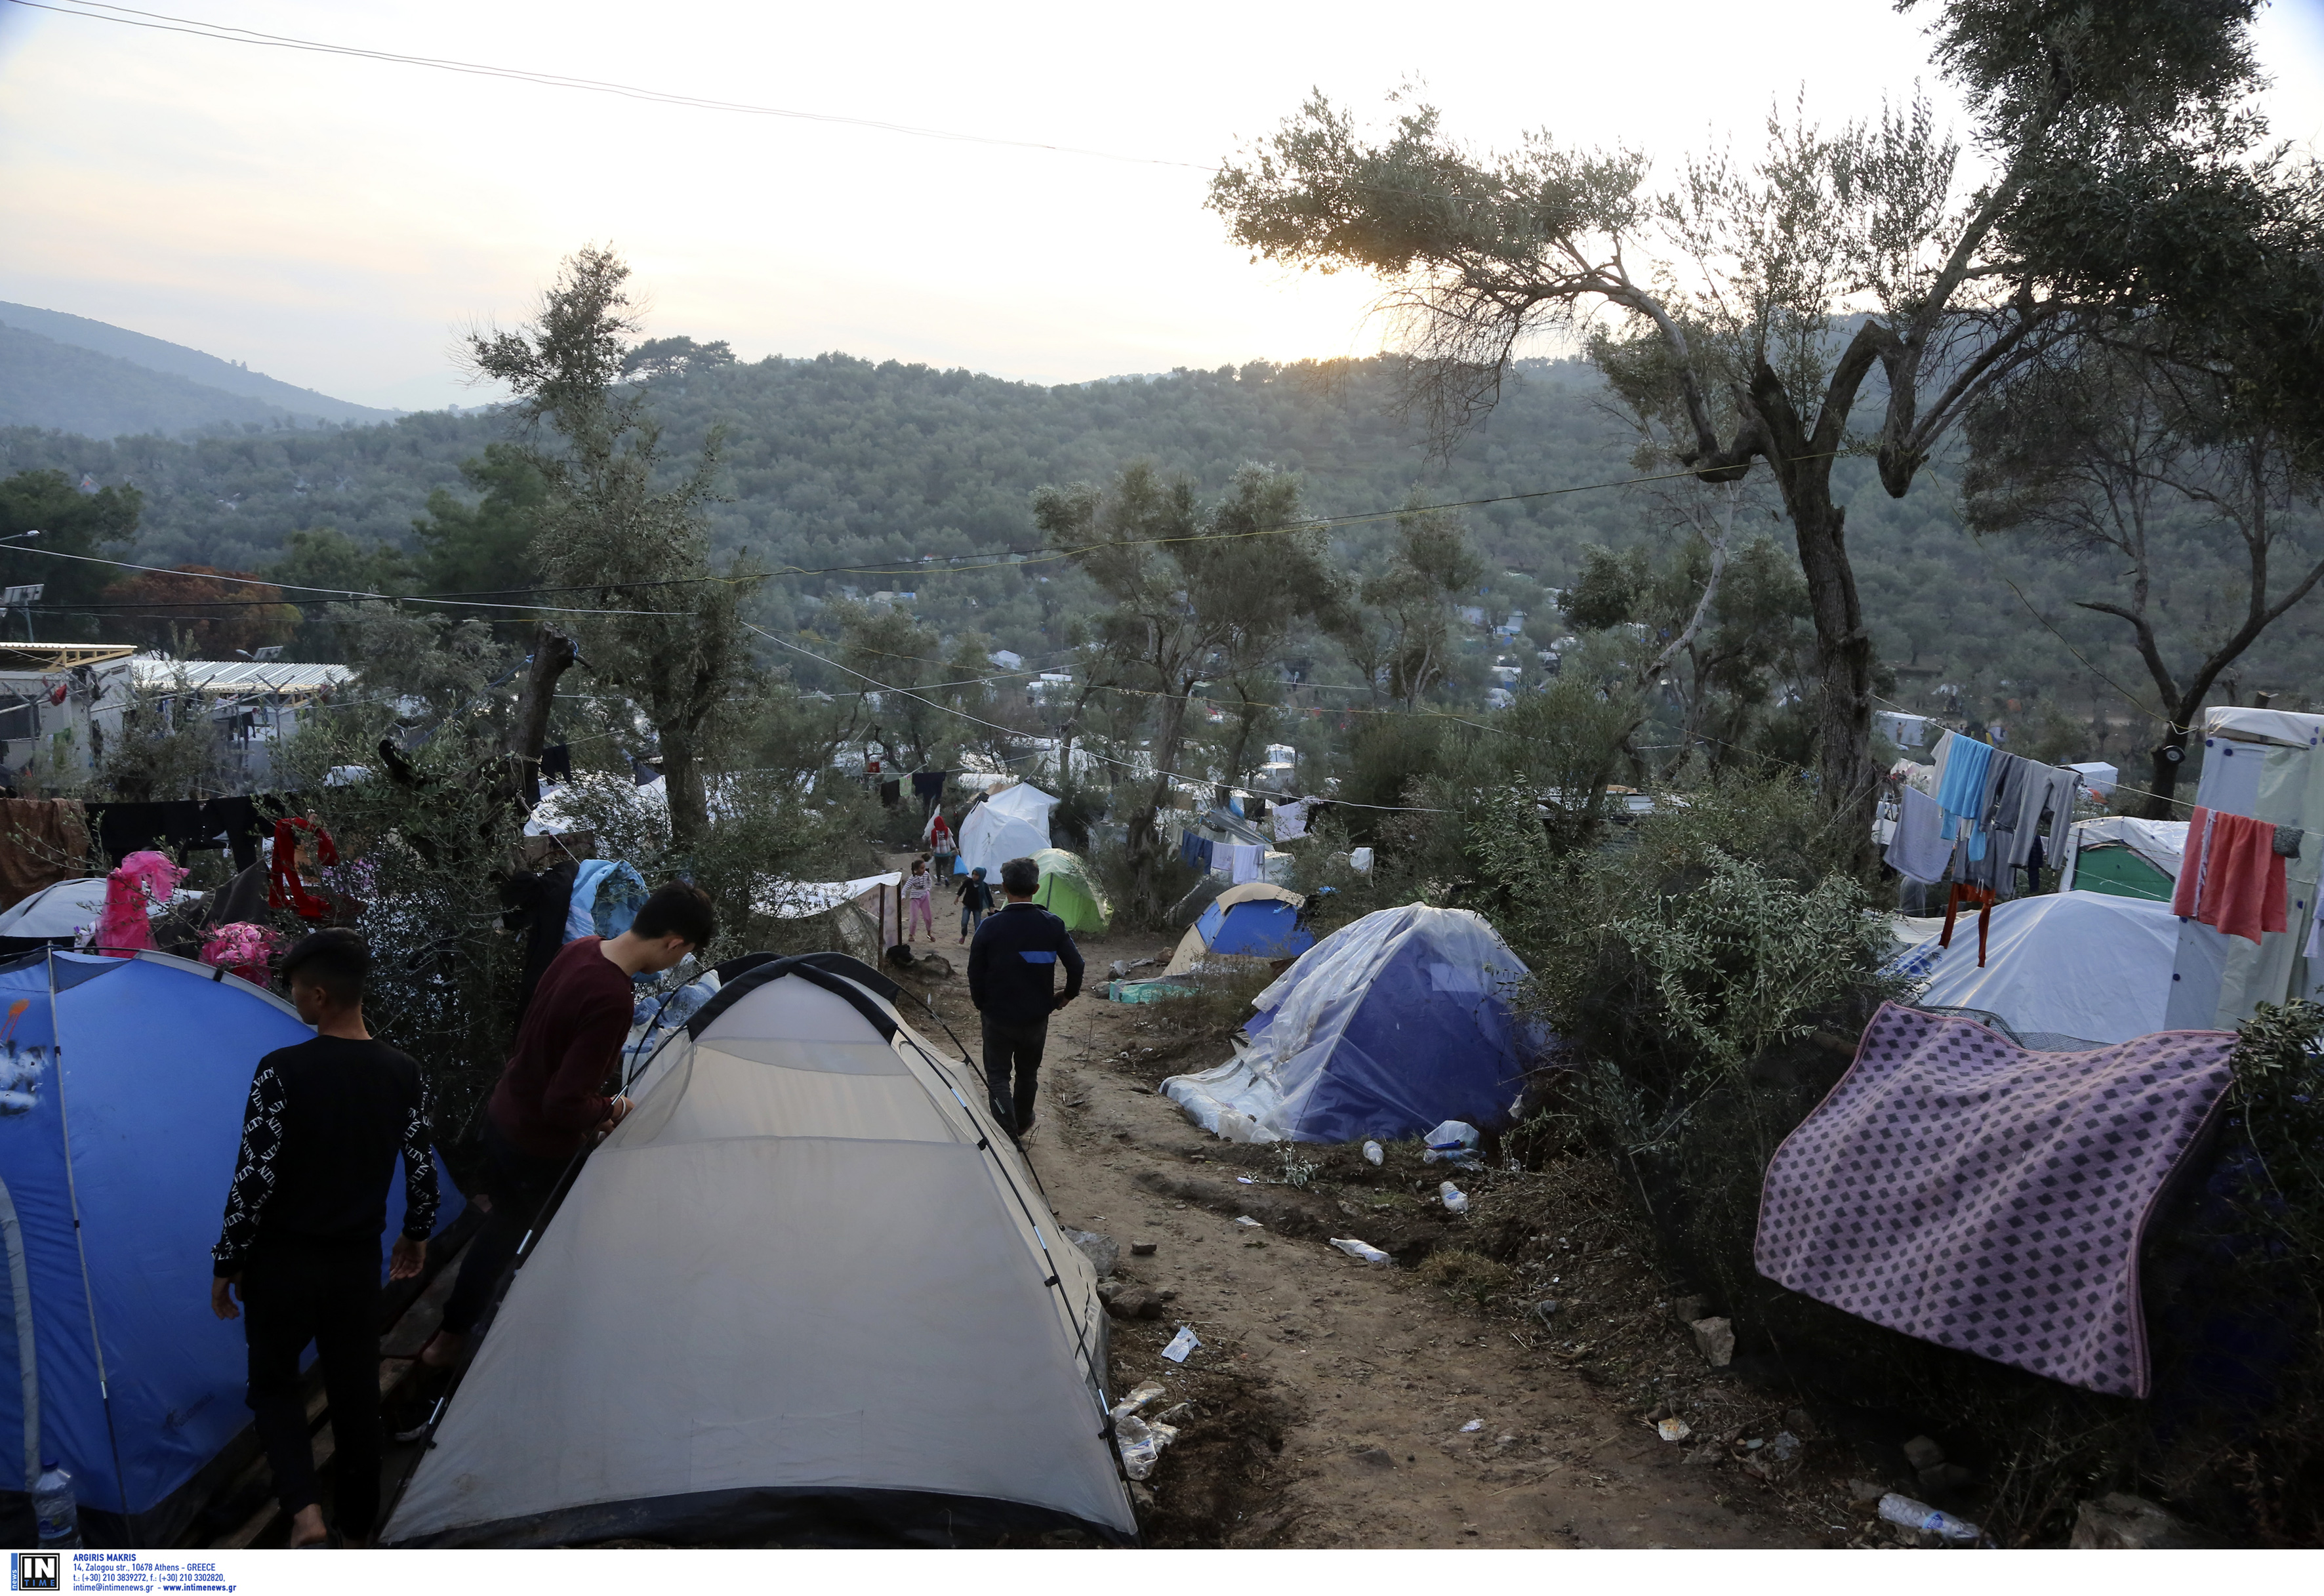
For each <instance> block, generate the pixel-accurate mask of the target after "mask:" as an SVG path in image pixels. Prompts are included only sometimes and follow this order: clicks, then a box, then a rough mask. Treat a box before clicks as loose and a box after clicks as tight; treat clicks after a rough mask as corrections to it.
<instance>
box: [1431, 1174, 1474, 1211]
mask: <svg viewBox="0 0 2324 1596" xmlns="http://www.w3.org/2000/svg"><path fill="white" fill-rule="evenodd" d="M1436 1195H1438V1196H1440V1197H1442V1198H1443V1199H1444V1207H1445V1211H1446V1212H1447V1213H1468V1212H1469V1194H1468V1193H1466V1192H1464V1191H1462V1189H1461V1188H1460V1187H1459V1186H1457V1185H1453V1184H1452V1182H1451V1181H1449V1180H1448V1181H1445V1182H1444V1183H1443V1185H1439V1186H1438V1187H1437V1188H1436Z"/></svg>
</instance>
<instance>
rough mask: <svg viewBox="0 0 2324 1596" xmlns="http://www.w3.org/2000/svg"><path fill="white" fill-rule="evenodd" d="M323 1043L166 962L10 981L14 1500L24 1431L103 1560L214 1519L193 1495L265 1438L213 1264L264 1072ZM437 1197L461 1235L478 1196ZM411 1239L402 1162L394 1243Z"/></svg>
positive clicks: (157, 957)
mask: <svg viewBox="0 0 2324 1596" xmlns="http://www.w3.org/2000/svg"><path fill="white" fill-rule="evenodd" d="M52 980H53V985H52V984H51V983H52ZM52 1017H53V1018H52ZM314 1034H315V1033H314V1032H313V1031H312V1030H310V1029H308V1028H307V1027H306V1026H305V1025H302V1024H301V1023H300V1020H299V1017H298V1014H297V1013H296V1012H295V1011H294V1010H292V1009H291V1006H290V1005H289V1004H288V1003H286V1002H284V1001H282V1000H281V999H280V998H278V997H275V996H274V995H272V993H270V992H265V991H263V990H262V989H260V988H258V987H256V986H254V985H252V984H251V983H248V982H246V981H244V980H242V979H240V978H239V977H237V976H233V975H228V974H226V973H225V972H224V971H222V970H217V969H213V968H212V967H210V966H209V965H207V964H195V963H193V962H191V961H189V960H186V959H178V958H172V957H171V956H169V955H166V954H158V953H141V954H138V955H135V956H134V957H132V958H101V957H87V956H83V955H75V954H56V955H34V956H32V957H29V958H24V959H22V960H19V961H17V962H15V963H14V964H6V965H0V1230H5V1231H7V1232H11V1233H9V1234H7V1235H6V1236H5V1241H6V1242H7V1247H6V1250H7V1251H8V1252H9V1254H10V1255H11V1256H10V1257H9V1259H8V1264H9V1266H10V1267H9V1269H8V1275H7V1282H6V1283H7V1289H8V1294H9V1296H8V1300H9V1302H10V1305H11V1307H12V1309H13V1313H12V1315H11V1318H13V1320H14V1326H15V1330H14V1333H11V1332H10V1330H9V1329H8V1328H6V1326H7V1324H8V1323H9V1321H8V1320H5V1319H0V1346H5V1349H6V1352H5V1362H0V1369H5V1363H14V1365H15V1368H14V1370H7V1371H6V1372H0V1459H5V1460H6V1462H0V1487H11V1486H13V1485H14V1481H13V1480H12V1479H11V1478H10V1476H11V1475H13V1474H14V1471H15V1462H16V1458H17V1454H18V1452H19V1440H20V1437H21V1438H22V1441H23V1446H22V1453H23V1459H24V1461H25V1463H26V1466H27V1467H28V1468H36V1467H37V1465H38V1462H39V1461H40V1459H41V1458H42V1457H51V1458H55V1459H57V1460H58V1461H60V1462H62V1463H63V1464H64V1465H65V1467H66V1468H67V1469H69V1470H70V1471H71V1473H72V1476H73V1482H74V1486H75V1490H76V1494H77V1495H78V1498H79V1500H80V1504H81V1514H82V1518H81V1523H82V1528H83V1532H84V1534H85V1535H87V1536H88V1537H89V1538H90V1539H91V1541H92V1544H99V1545H104V1544H114V1545H118V1544H124V1543H126V1544H132V1545H137V1544H146V1545H150V1544H154V1543H156V1542H159V1543H161V1544H164V1545H166V1544H167V1538H166V1537H167V1536H170V1535H171V1533H173V1532H174V1530H175V1529H176V1528H177V1527H179V1526H180V1522H181V1520H182V1518H183V1517H184V1515H185V1513H186V1512H187V1511H189V1510H190V1508H191V1507H192V1506H194V1505H195V1504H192V1503H190V1502H188V1501H186V1500H185V1499H184V1496H182V1495H181V1494H180V1493H181V1492H183V1490H184V1488H185V1487H186V1485H187V1484H188V1482H189V1481H191V1480H192V1479H193V1477H194V1476H195V1474H196V1473H197V1471H199V1470H200V1469H201V1467H202V1465H203V1464H204V1463H206V1462H208V1461H209V1460H210V1459H211V1458H212V1457H213V1456H215V1455H216V1454H217V1453H218V1451H219V1450H220V1448H222V1447H224V1446H225V1445H226V1443H227V1442H229V1441H230V1440H232V1439H233V1438H234V1436H235V1435H236V1433H237V1432H239V1431H240V1430H242V1428H243V1427H244V1425H247V1424H248V1423H249V1422H250V1410H249V1409H248V1407H245V1406H244V1402H243V1385H244V1376H245V1372H246V1369H245V1353H244V1341H243V1326H242V1324H241V1322H240V1321H230V1322H229V1321H223V1320H220V1319H218V1318H217V1317H215V1316H214V1315H212V1314H211V1312H210V1302H209V1296H210V1275H211V1268H210V1248H211V1246H212V1244H213V1243H215V1242H216V1241H217V1236H218V1226H219V1222H220V1220H221V1216H222V1215H223V1214H224V1213H225V1209H226V1185H227V1183H228V1182H229V1181H230V1180H231V1179H232V1178H233V1176H234V1164H235V1155H236V1153H237V1152H238V1151H239V1149H240V1147H241V1143H242V1112H243V1107H244V1103H245V1102H246V1101H247V1100H248V1098H249V1095H250V1078H251V1076H252V1075H253V1074H254V1073H255V1072H256V1070H257V1067H258V1061H259V1059H260V1057H261V1056H263V1055H265V1054H267V1053H270V1052H272V1051H273V1050H274V1049H275V1048H277V1047H289V1046H291V1045H292V1044H294V1043H298V1042H303V1041H306V1040H308V1039H309V1038H311V1037H312V1036H313V1035H314ZM60 1038H61V1041H62V1046H61V1047H59V1045H58V1044H59V1040H60ZM437 1185H438V1190H439V1191H440V1192H442V1194H443V1196H444V1202H443V1206H442V1208H441V1209H440V1210H439V1213H440V1214H441V1219H442V1222H443V1223H446V1224H448V1223H449V1222H451V1221H452V1219H453V1218H454V1217H456V1216H457V1214H458V1213H459V1211H460V1207H461V1203H460V1197H459V1194H458V1192H457V1190H456V1189H455V1188H454V1187H453V1185H452V1184H451V1182H450V1181H449V1180H448V1179H447V1178H446V1176H444V1174H443V1172H442V1170H441V1169H440V1168H439V1169H438V1173H437ZM12 1209H13V1215H14V1223H13V1224H12V1223H10V1222H8V1220H9V1214H10V1211H11V1210H12ZM76 1222H78V1230H77V1229H76ZM402 1223H403V1182H402V1175H401V1165H399V1166H398V1170H397V1175H396V1180H395V1185H394V1188H393V1190H392V1192H391V1193H390V1195H389V1199H388V1222H387V1238H392V1237H393V1236H394V1235H395V1234H397V1233H398V1232H400V1231H401V1228H402ZM387 1238H383V1240H382V1250H381V1269H382V1278H384V1277H385V1268H386V1247H387ZM28 1329H29V1331H30V1333H31V1343H32V1344H31V1349H30V1350H31V1352H32V1357H31V1359H30V1360H29V1362H30V1365H31V1367H30V1368H29V1369H27V1368H26V1363H27V1361H28V1360H27V1359H26V1357H25V1355H24V1354H25V1352H26V1348H25V1347H24V1346H23V1335H24V1333H25V1332H26V1331H27V1330H28ZM28 1390H30V1391H31V1392H32V1393H33V1394H34V1397H35V1407H36V1409H37V1414H38V1417H37V1421H36V1422H37V1433H36V1434H35V1433H34V1428H33V1426H32V1425H27V1424H26V1422H25V1418H26V1407H27V1404H26V1402H25V1395H26V1392H27V1391H28ZM30 1483H31V1482H30V1481H26V1482H25V1484H26V1489H29V1486H30ZM12 1495H14V1492H13V1491H12V1490H0V1499H5V1497H7V1496H12ZM22 1502H23V1498H22V1497H21V1496H15V1497H14V1501H13V1502H12V1503H10V1506H11V1507H12V1508H13V1507H20V1506H21V1504H22ZM124 1520H125V1522H124Z"/></svg>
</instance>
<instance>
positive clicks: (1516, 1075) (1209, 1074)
mask: <svg viewBox="0 0 2324 1596" xmlns="http://www.w3.org/2000/svg"><path fill="white" fill-rule="evenodd" d="M1525 975H1526V967H1525V964H1524V962H1523V961H1522V960H1520V959H1519V958H1518V957H1517V955H1516V954H1514V953H1512V952H1510V951H1509V946H1508V943H1506V942H1503V941H1502V940H1501V939H1500V937H1499V936H1497V935H1496V934H1495V933H1494V931H1493V928H1492V927H1490V926H1489V925H1487V924H1486V923H1485V921H1484V920H1483V918H1481V917H1480V916H1478V915H1477V914H1475V913H1474V912H1472V911H1471V910H1469V909H1431V908H1429V907H1428V906H1427V905H1426V904H1421V903H1410V904H1406V905H1405V906H1404V907H1403V908H1401V909H1380V910H1379V911H1378V912H1377V913H1373V914H1368V915H1366V916H1365V917H1364V918H1362V919H1360V920H1357V921H1355V922H1353V923H1352V924H1350V925H1345V926H1342V927H1340V928H1339V929H1338V930H1336V931H1334V932H1333V933H1332V934H1331V935H1330V936H1326V937H1325V938H1323V941H1321V942H1319V943H1317V944H1316V945H1315V946H1314V947H1312V948H1309V949H1308V950H1307V951H1306V952H1305V953H1304V954H1302V955H1300V956H1299V962H1298V963H1297V964H1294V965H1292V966H1291V968H1290V969H1288V970H1286V971H1285V972H1284V973H1283V976H1282V978H1281V979H1280V980H1278V981H1277V982H1276V983H1275V984H1274V985H1272V986H1270V987H1268V989H1267V990H1266V991H1265V992H1261V993H1259V996H1258V997H1256V998H1254V999H1252V1000H1251V1006H1252V1007H1253V1008H1255V1009H1257V1010H1259V1013H1258V1015H1257V1017H1256V1018H1254V1019H1251V1020H1250V1023H1249V1024H1247V1025H1245V1026H1244V1027H1243V1031H1244V1034H1245V1036H1247V1037H1248V1038H1249V1042H1248V1045H1242V1044H1240V1043H1239V1044H1238V1046H1237V1048H1236V1056H1235V1057H1234V1058H1233V1059H1231V1060H1230V1061H1229V1062H1227V1063H1225V1064H1222V1065H1221V1066H1218V1067H1217V1068H1216V1069H1212V1070H1205V1071H1203V1073H1202V1074H1201V1075H1173V1076H1171V1077H1170V1078H1169V1079H1168V1080H1167V1081H1165V1082H1163V1083H1162V1091H1163V1093H1164V1094H1165V1095H1167V1097H1168V1098H1169V1099H1170V1100H1171V1101H1172V1102H1176V1104H1177V1105H1178V1106H1179V1107H1180V1108H1181V1109H1183V1110H1185V1112H1186V1116H1187V1118H1189V1119H1191V1120H1193V1121H1194V1122H1195V1123H1196V1124H1198V1125H1200V1126H1202V1127H1203V1129H1204V1130H1209V1131H1211V1132H1213V1134H1215V1135H1218V1136H1222V1137H1224V1138H1226V1139H1228V1140H1230V1141H1324V1142H1336V1141H1354V1140H1358V1139H1361V1138H1363V1137H1367V1136H1373V1137H1378V1138H1379V1139H1381V1140H1383V1141H1390V1140H1395V1139H1397V1138H1400V1137H1407V1136H1417V1135H1419V1134H1420V1133H1421V1132H1422V1131H1424V1130H1427V1129H1428V1128H1429V1127H1430V1126H1433V1125H1435V1124H1438V1123H1439V1122H1441V1121H1445V1120H1464V1121H1467V1122H1469V1123H1470V1124H1471V1125H1479V1126H1484V1127H1488V1128H1491V1127H1498V1126H1501V1125H1505V1124H1507V1123H1508V1119H1509V1112H1510V1110H1511V1108H1512V1107H1513V1106H1514V1104H1515V1103H1516V1102H1517V1094H1518V1091H1519V1088H1520V1086H1521V1084H1522V1082H1523V1077H1524V1075H1525V1072H1526V1069H1527V1067H1529V1066H1530V1065H1531V1064H1532V1062H1533V1058H1534V1056H1535V1054H1536V1053H1537V1052H1538V1050H1539V1047H1538V1038H1535V1036H1534V1034H1533V1032H1532V1029H1531V1028H1530V1027H1528V1026H1526V1023H1525V1022H1524V1021H1523V1020H1521V1019H1518V1018H1517V1016H1516V1015H1514V1014H1512V1013H1511V1012H1510V1011H1509V1006H1508V997H1509V992H1510V990H1511V989H1512V988H1513V987H1514V986H1515V985H1516V983H1517V982H1518V981H1520V980H1522V979H1524V977H1525Z"/></svg>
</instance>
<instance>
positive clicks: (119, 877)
mask: <svg viewBox="0 0 2324 1596" xmlns="http://www.w3.org/2000/svg"><path fill="white" fill-rule="evenodd" d="M185 875H186V872H184V871H182V870H180V868H178V866H177V865H175V864H173V863H171V862H170V857H169V855H168V854H166V853H153V852H152V851H151V850H141V851H140V852H138V853H132V854H131V855H129V857H128V858H126V859H124V860H123V861H122V862H121V867H120V868H119V869H118V870H115V872H113V873H112V874H111V875H108V876H106V878H105V912H104V913H103V914H102V915H100V916H99V917H98V918H97V940H96V942H95V944H94V945H93V948H92V951H94V952H97V953H101V954H106V955H110V956H112V957H114V958H117V959H125V958H127V957H128V956H129V955H131V954H134V953H138V952H141V951H143V950H145V949H148V948H151V947H152V946H153V923H152V920H151V919H150V918H148V911H150V910H151V909H152V908H153V907H154V906H156V905H158V904H163V903H167V902H169V901H170V895H171V893H173V892H175V891H176V890H178V883H179V882H180V881H183V880H184V879H185Z"/></svg>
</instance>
